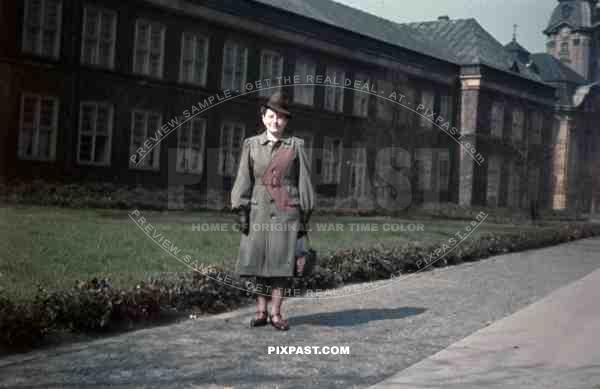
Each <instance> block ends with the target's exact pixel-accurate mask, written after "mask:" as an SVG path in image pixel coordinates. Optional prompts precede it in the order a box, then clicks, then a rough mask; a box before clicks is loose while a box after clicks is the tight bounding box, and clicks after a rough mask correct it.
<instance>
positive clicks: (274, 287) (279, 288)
mask: <svg viewBox="0 0 600 389" xmlns="http://www.w3.org/2000/svg"><path fill="white" fill-rule="evenodd" d="M286 287H287V282H286V278H285V277H277V278H274V279H273V280H272V281H271V321H272V322H275V323H277V322H279V321H282V320H283V319H282V317H281V306H282V304H283V296H284V290H285V288H286Z"/></svg>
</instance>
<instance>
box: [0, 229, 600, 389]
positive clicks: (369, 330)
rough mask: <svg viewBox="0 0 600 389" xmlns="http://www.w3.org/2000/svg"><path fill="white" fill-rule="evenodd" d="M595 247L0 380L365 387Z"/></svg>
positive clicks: (88, 348) (202, 327)
mask: <svg viewBox="0 0 600 389" xmlns="http://www.w3.org/2000/svg"><path fill="white" fill-rule="evenodd" d="M599 253H600V239H587V240H582V241H577V242H572V243H569V244H564V245H561V246H555V247H551V248H546V249H542V250H532V251H527V252H523V253H514V254H509V255H502V256H497V257H494V258H489V259H486V260H483V261H479V262H473V263H467V264H463V265H460V266H452V267H447V268H442V269H436V270H435V271H432V272H427V273H419V274H416V275H412V276H410V277H408V278H406V279H403V280H401V281H400V282H397V283H395V284H393V285H388V286H386V287H384V288H381V289H377V290H375V291H370V292H367V293H364V294H362V295H358V296H353V297H343V298H337V299H319V300H314V299H312V300H299V299H290V300H288V301H287V302H286V305H285V306H284V313H285V314H286V315H287V316H288V317H290V323H291V326H292V328H291V330H290V331H288V332H284V333H281V332H276V331H275V330H274V329H273V328H271V327H263V328H254V329H249V328H248V320H249V317H250V315H251V314H252V310H253V308H250V309H245V310H240V311H236V312H232V313H228V314H224V315H218V316H214V317H208V318H205V319H200V320H188V321H185V322H182V323H178V324H174V325H169V326H163V327H156V328H150V329H145V330H140V331H136V332H132V333H126V334H122V335H119V336H115V337H110V338H104V339H100V340H97V341H93V342H88V343H81V344H74V345H68V346H63V347H60V348H56V349H52V350H42V351H36V352H32V353H28V354H24V355H13V356H10V357H5V358H2V359H0V387H8V388H105V387H111V388H224V387H231V388H236V389H237V388H311V387H315V388H316V387H318V388H366V387H369V386H372V385H375V384H377V383H380V382H382V381H384V380H386V379H389V378H390V377H392V376H394V375H395V374H397V373H398V372H400V371H403V370H405V369H407V368H409V367H410V366H412V365H414V364H416V363H418V362H420V361H422V360H424V359H426V358H428V357H430V356H432V355H434V354H436V353H438V352H439V351H441V350H444V349H445V348H446V347H448V346H450V345H452V344H454V343H456V342H457V341H459V340H461V339H464V338H465V337H467V336H469V335H471V334H473V333H475V332H476V331H478V330H480V329H482V328H485V327H486V326H488V325H489V324H491V323H493V322H496V321H498V320H500V319H502V318H504V317H507V316H509V315H511V314H513V313H514V312H516V311H519V310H521V309H522V308H525V307H526V306H528V305H530V304H532V303H534V302H536V301H538V300H540V299H541V298H543V297H544V296H546V295H548V294H550V293H551V292H553V291H555V290H557V289H559V288H560V287H562V286H565V285H567V284H569V283H571V282H574V281H577V280H579V279H581V278H582V277H584V276H586V275H588V274H590V273H592V272H593V271H594V270H596V269H597V268H599V267H600V255H599ZM385 282H386V281H383V283H385ZM570 312H573V311H570ZM590 312H591V310H590ZM572 314H573V315H575V316H574V317H572V320H573V322H580V323H579V324H577V325H575V324H573V326H574V327H575V328H580V326H583V325H585V321H584V320H586V319H584V318H585V317H587V316H584V313H581V312H578V311H575V312H573V313H572ZM540 320H541V322H542V323H544V322H545V320H543V319H542V318H537V321H536V322H532V323H535V324H536V325H539V324H540ZM556 326H559V327H561V326H562V325H561V324H560V323H556V324H552V323H549V325H548V327H547V328H548V331H551V330H553V329H554V328H555V327H556ZM490 328H491V327H490ZM544 328H545V327H544ZM586 331H591V330H589V329H588V330H586ZM565 339H566V338H565ZM556 341H557V342H558V341H560V339H557V340H556ZM567 342H568V341H567ZM590 342H591V340H590ZM512 343H513V342H509V344H510V347H512V346H514V345H513V344H512ZM590 344H591V343H590ZM521 345H523V347H525V346H527V347H525V348H524V350H529V347H531V346H529V345H526V344H525V343H521ZM270 346H272V347H273V346H321V347H323V346H348V347H349V350H350V354H349V355H314V354H313V355H281V354H279V355H278V354H269V353H268V347H270ZM564 350H566V351H565V353H567V354H569V355H575V353H580V352H581V350H582V349H581V347H579V346H578V344H571V346H570V347H569V348H566V349H564ZM567 354H565V356H564V360H567V359H568V355H567ZM584 356H585V355H584V354H577V358H581V359H578V361H579V362H578V363H583V362H584V360H585V358H584ZM535 366H538V365H537V364H533V365H532V366H531V367H535ZM591 370H593V368H592V367H591V366H590V371H591ZM518 373H520V372H516V373H514V374H518ZM559 373H560V372H559ZM549 374H550V373H549ZM567 379H568V377H567ZM384 382H385V381H384ZM434 387H437V383H436V384H435V385H434ZM479 387H485V386H483V385H482V386H479ZM523 387H527V385H525V386H523ZM549 387H553V386H549ZM560 387H561V388H571V387H577V385H576V382H574V384H573V386H569V385H567V386H560ZM588 389H593V387H590V386H588Z"/></svg>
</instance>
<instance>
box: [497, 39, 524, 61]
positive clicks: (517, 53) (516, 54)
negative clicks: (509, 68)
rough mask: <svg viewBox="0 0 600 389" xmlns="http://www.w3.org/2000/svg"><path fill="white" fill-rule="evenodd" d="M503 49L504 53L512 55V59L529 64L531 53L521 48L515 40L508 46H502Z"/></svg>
mask: <svg viewBox="0 0 600 389" xmlns="http://www.w3.org/2000/svg"><path fill="white" fill-rule="evenodd" d="M504 48H505V49H506V51H508V52H509V53H511V54H512V56H513V58H515V59H518V60H519V61H521V62H523V63H528V62H529V56H530V54H531V53H530V52H529V51H527V49H526V48H524V47H523V46H521V45H520V44H519V42H517V40H516V39H513V40H512V41H510V42H509V43H508V44H506V45H504Z"/></svg>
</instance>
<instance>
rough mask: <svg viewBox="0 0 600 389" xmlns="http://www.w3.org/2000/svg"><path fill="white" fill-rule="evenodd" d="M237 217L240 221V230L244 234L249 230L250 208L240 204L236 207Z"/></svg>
mask: <svg viewBox="0 0 600 389" xmlns="http://www.w3.org/2000/svg"><path fill="white" fill-rule="evenodd" d="M238 217H239V221H240V231H241V232H242V234H244V235H248V233H249V232H250V208H248V207H246V206H243V205H242V206H240V207H239V208H238Z"/></svg>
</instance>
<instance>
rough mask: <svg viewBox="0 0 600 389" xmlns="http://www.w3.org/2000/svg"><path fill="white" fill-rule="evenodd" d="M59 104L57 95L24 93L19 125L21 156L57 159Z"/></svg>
mask: <svg viewBox="0 0 600 389" xmlns="http://www.w3.org/2000/svg"><path fill="white" fill-rule="evenodd" d="M58 106H59V102H58V99H57V98H56V97H50V96H39V95H31V94H24V95H23V97H22V99H21V122H20V126H19V150H18V155H19V158H23V159H40V160H54V159H55V152H56V133H57V128H58Z"/></svg>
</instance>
